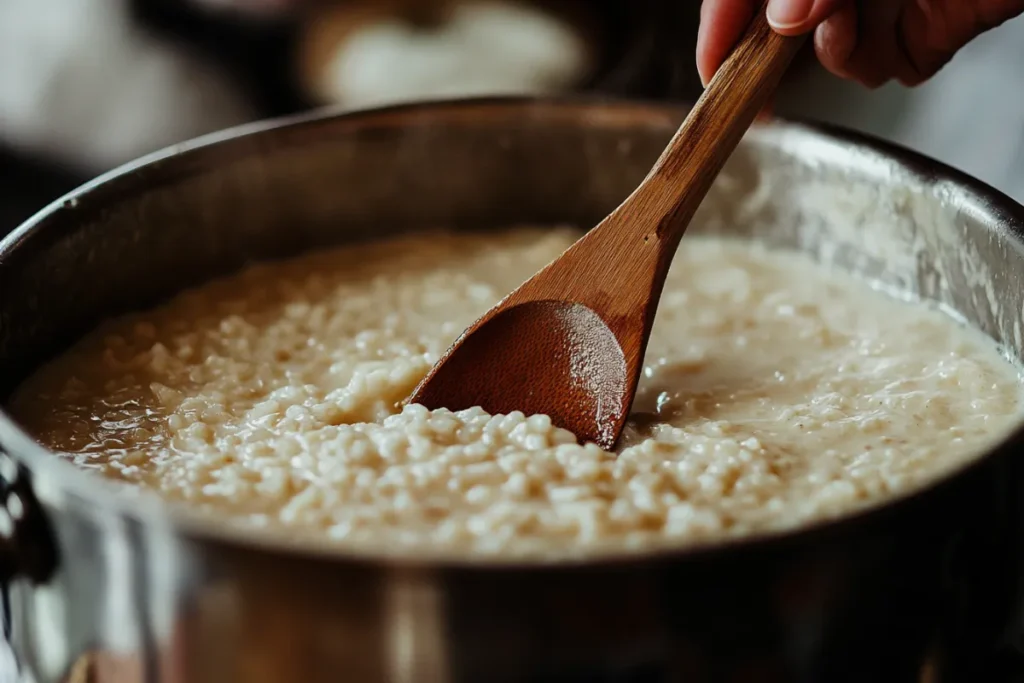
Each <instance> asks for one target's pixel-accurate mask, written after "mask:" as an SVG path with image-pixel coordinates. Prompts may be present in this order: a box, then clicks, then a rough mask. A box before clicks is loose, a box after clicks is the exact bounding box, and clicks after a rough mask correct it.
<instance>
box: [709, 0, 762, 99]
mask: <svg viewBox="0 0 1024 683" xmlns="http://www.w3.org/2000/svg"><path fill="white" fill-rule="evenodd" d="M756 6H757V0H704V2H703V3H701V6H700V31H699V33H698V34H697V71H698V72H700V80H701V82H702V83H703V84H704V85H705V86H707V84H708V83H710V82H711V77H712V76H714V75H715V72H716V71H718V67H719V66H721V65H722V62H724V61H725V58H726V57H728V56H729V51H730V50H732V47H733V45H735V44H736V42H737V41H738V40H739V39H740V36H742V35H743V31H744V30H745V29H746V28H747V25H748V24H750V20H751V19H753V18H754V8H755V7H756Z"/></svg>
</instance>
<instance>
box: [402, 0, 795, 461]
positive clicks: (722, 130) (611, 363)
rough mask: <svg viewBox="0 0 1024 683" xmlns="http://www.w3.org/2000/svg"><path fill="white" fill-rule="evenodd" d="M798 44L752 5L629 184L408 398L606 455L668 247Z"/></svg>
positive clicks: (636, 369) (622, 416) (636, 374)
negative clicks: (702, 86)
mask: <svg viewBox="0 0 1024 683" xmlns="http://www.w3.org/2000/svg"><path fill="white" fill-rule="evenodd" d="M802 43H803V39H801V38H786V37H783V36H780V35H779V34H777V33H775V32H774V31H773V30H772V29H771V28H770V27H769V25H768V22H767V19H766V18H765V8H764V6H762V7H761V8H760V11H759V12H758V13H757V15H756V18H755V19H754V21H753V22H752V23H751V25H750V27H749V28H748V30H747V33H746V34H745V36H744V37H743V38H742V39H741V41H740V43H739V44H738V45H737V47H736V48H735V50H734V51H733V53H732V55H731V56H730V57H729V58H728V59H727V60H726V62H725V64H723V65H722V67H721V68H720V69H719V71H718V73H717V74H716V75H715V77H714V78H713V79H712V81H711V83H710V85H709V86H708V88H707V90H705V92H704V94H703V95H702V96H701V98H700V99H699V100H698V101H697V104H696V105H695V106H694V108H693V109H692V110H691V112H690V114H689V116H687V117H686V120H685V121H684V122H683V125H682V126H681V127H680V129H679V131H678V132H677V133H676V134H675V136H674V137H673V138H672V141H671V142H670V143H669V145H668V147H667V148H666V150H665V151H664V152H663V153H662V155H661V157H660V158H659V159H658V161H657V162H656V163H655V165H654V168H653V169H652V170H651V172H650V174H648V176H647V178H646V179H645V180H644V181H643V183H642V184H641V185H640V187H639V188H637V189H636V191H634V192H633V194H632V195H630V196H629V198H628V199H626V200H625V202H623V203H622V205H620V206H619V207H618V208H617V209H615V211H613V212H612V213H611V215H609V216H608V217H607V218H605V219H604V220H603V221H601V223H600V224H599V225H598V226H597V227H596V228H594V229H592V230H591V231H590V232H589V233H587V234H586V235H585V236H584V237H583V238H582V239H580V240H579V241H578V242H576V243H575V244H574V245H573V246H572V247H570V248H569V249H568V250H567V251H566V252H565V253H564V254H563V255H562V256H560V257H559V258H558V259H557V260H555V261H553V262H552V263H551V264H550V265H548V266H547V267H545V268H544V269H543V270H541V271H540V272H539V273H537V274H536V275H534V276H533V277H532V278H531V279H529V280H527V281H526V282H525V283H524V284H523V285H521V286H520V287H519V288H518V289H517V290H515V291H514V292H512V293H511V294H510V295H508V297H506V298H505V299H504V300H503V301H502V302H501V303H499V304H498V305H497V306H495V307H494V308H492V309H491V310H490V311H488V312H487V313H486V314H485V315H484V316H483V317H482V318H480V319H479V320H478V321H477V322H476V323H474V324H473V326H472V327H470V328H469V329H468V330H467V331H466V332H465V333H464V334H463V335H462V337H460V338H459V340H458V341H456V342H455V344H454V345H453V346H452V347H451V349H449V350H448V352H447V353H446V354H445V356H444V357H443V358H442V359H441V360H440V362H439V363H438V364H437V365H436V366H435V367H434V368H433V370H431V372H430V374H429V375H427V377H426V378H425V379H424V380H423V382H422V383H421V384H420V385H419V387H417V389H416V391H415V392H413V395H412V396H411V397H410V399H409V401H410V402H412V403H419V404H422V405H424V406H426V407H427V408H431V409H436V408H448V409H450V410H464V409H467V408H472V407H476V406H480V407H481V408H483V409H484V410H486V411H487V412H488V413H490V414H492V415H500V414H508V413H510V412H512V411H516V410H518V411H522V412H523V413H525V414H526V415H535V414H545V415H549V416H550V417H551V419H552V421H553V422H554V424H555V425H557V426H559V427H563V428H565V429H568V430H570V431H572V432H573V433H574V434H576V435H577V437H578V438H579V439H580V440H581V441H584V442H586V441H592V442H595V443H597V444H598V445H599V446H601V447H602V448H606V449H611V448H612V447H614V445H615V442H616V441H617V440H618V437H619V434H620V433H621V432H622V428H623V425H624V424H625V421H626V417H627V415H628V414H629V409H630V406H631V405H632V403H633V397H634V395H635V393H636V387H637V383H638V382H639V379H640V372H641V370H642V368H643V358H644V352H645V350H646V347H647V341H648V339H649V337H650V333H651V326H652V325H653V323H654V314H655V311H656V310H657V307H658V300H659V299H660V298H661V292H662V288H663V286H664V284H665V276H666V275H667V273H668V269H669V266H670V265H671V263H672V258H673V256H674V255H675V252H676V249H677V247H678V246H679V240H680V239H681V238H682V236H683V233H684V232H686V228H687V226H688V225H689V222H690V219H691V218H693V215H694V213H695V212H696V210H697V207H698V206H699V205H700V203H701V201H703V199H704V196H705V195H706V194H707V192H708V190H709V189H710V187H711V184H712V182H713V181H714V179H715V177H716V176H717V175H718V173H719V171H720V170H721V169H722V166H723V165H724V164H725V162H726V160H727V159H728V158H729V156H730V155H731V154H732V152H733V150H735V148H736V146H737V145H738V144H739V142H740V139H741V138H742V137H743V134H744V132H745V131H746V130H747V128H749V127H750V124H751V123H753V121H754V119H755V118H756V117H757V114H758V112H760V111H761V109H762V108H763V107H764V106H765V104H766V103H767V102H768V100H769V98H770V96H771V94H772V93H773V92H774V90H775V89H776V87H777V86H778V84H779V81H780V80H781V79H782V75H783V73H784V72H785V71H786V68H787V67H788V66H789V64H790V62H791V61H792V60H793V58H794V56H795V55H796V53H797V51H798V50H799V48H800V46H801V45H802Z"/></svg>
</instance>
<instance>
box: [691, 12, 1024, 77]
mask: <svg viewBox="0 0 1024 683" xmlns="http://www.w3.org/2000/svg"><path fill="white" fill-rule="evenodd" d="M760 6H761V2H759V0H703V2H702V4H701V25H700V34H699V36H698V39H697V68H698V70H699V71H700V77H701V80H702V81H703V82H704V84H705V85H707V83H708V82H709V81H710V80H711V77H712V76H713V75H714V73H715V71H717V70H718V67H719V66H720V65H721V63H722V62H723V61H724V60H725V58H726V57H727V56H728V54H729V52H730V51H731V50H732V46H733V45H735V44H736V42H737V41H738V40H739V38H740V36H741V35H742V34H743V31H744V30H745V29H746V27H747V25H748V24H749V23H750V20H751V19H752V18H753V16H754V12H755V11H757V9H758V8H759V7H760ZM767 12H768V22H769V23H770V24H771V25H772V27H773V28H774V29H775V30H776V31H778V32H779V33H781V34H783V35H790V36H792V35H800V34H803V33H809V32H811V31H813V32H814V50H815V52H816V53H817V56H818V59H819V60H820V61H821V63H822V65H823V66H824V67H825V68H827V69H828V70H829V71H831V72H832V73H834V74H836V75H837V76H840V77H842V78H847V79H851V80H855V81H858V82H860V83H862V84H863V85H865V86H867V87H869V88H877V87H878V86H880V85H883V84H884V83H887V82H888V81H890V80H893V79H895V80H897V81H899V82H900V83H903V84H904V85H918V84H920V83H922V82H923V81H926V80H928V79H929V78H931V77H932V76H933V75H935V73H936V72H938V71H939V69H941V68H942V67H943V66H944V65H945V64H946V63H947V62H948V61H949V60H950V59H951V58H952V57H953V55H954V54H956V52H957V51H958V50H959V49H960V48H962V47H963V46H964V45H966V44H967V43H968V42H970V41H971V40H972V39H973V38H975V37H976V36H978V35H980V34H982V33H984V32H985V31H987V30H989V29H992V28H995V27H996V26H999V25H1000V24H1002V23H1003V22H1005V21H1007V20H1009V19H1012V18H1014V17H1016V16H1018V15H1020V14H1022V13H1024V0H770V2H769V3H768V10H767Z"/></svg>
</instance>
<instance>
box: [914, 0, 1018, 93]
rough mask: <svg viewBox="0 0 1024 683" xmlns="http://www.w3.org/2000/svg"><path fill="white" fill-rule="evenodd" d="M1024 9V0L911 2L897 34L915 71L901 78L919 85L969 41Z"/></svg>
mask: <svg viewBox="0 0 1024 683" xmlns="http://www.w3.org/2000/svg"><path fill="white" fill-rule="evenodd" d="M1022 13H1024V0H976V1H975V2H950V1H948V0H947V2H937V3H922V2H913V3H909V4H908V5H907V7H906V9H905V10H904V12H903V15H902V16H901V17H900V23H899V27H898V29H897V32H896V35H897V37H898V39H899V41H900V44H901V46H902V49H903V51H904V53H905V54H906V55H907V59H908V61H909V62H910V63H911V65H912V66H913V69H912V72H911V73H910V74H908V75H906V76H904V77H900V81H901V82H902V83H904V84H905V85H917V84H919V83H921V82H922V81H924V80H926V79H928V78H930V77H931V76H933V75H935V74H936V73H937V72H938V71H939V70H940V69H941V68H942V67H943V66H945V65H946V63H947V62H949V60H950V59H952V58H953V55H955V54H956V53H957V52H958V51H959V50H960V48H962V47H963V46H964V45H966V44H967V43H968V42H970V41H971V40H973V39H974V38H976V37H977V36H979V35H980V34H982V33H984V32H985V31H988V30H989V29H992V28H995V27H996V26H999V25H1000V24H1002V23H1003V22H1005V21H1007V20H1009V19H1012V18H1014V17H1016V16H1018V15H1020V14H1022Z"/></svg>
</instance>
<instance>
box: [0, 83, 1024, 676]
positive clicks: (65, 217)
mask: <svg viewBox="0 0 1024 683" xmlns="http://www.w3.org/2000/svg"><path fill="white" fill-rule="evenodd" d="M681 116H682V111H681V110H679V109H674V108H662V107H654V106H646V105H640V104H587V103H580V102H560V103H559V102H543V101H517V100H491V101H478V102H464V103H449V104H436V105H425V106H410V107H400V108H394V109H388V110H383V111H378V112H368V113H359V114H352V115H346V116H331V115H314V116H311V117H307V118H304V119H302V120H295V121H289V122H285V123H268V124H257V125H255V126H250V127H247V128H244V129H241V130H237V131H231V132H228V133H225V134H221V135H217V136H214V137H212V138H208V139H205V140H201V141H199V142H196V143H191V144H187V145H184V146H181V147H179V148H175V149H171V150H168V151H166V152H162V153H160V154H157V155H154V156H152V157H149V158H147V159H144V160H142V161H140V162H138V163H135V164H131V165H130V166H128V167H126V168H123V169H121V170H118V171H115V172H113V173H111V174H108V175H107V176H104V177H102V178H100V179H98V180H97V181H95V182H93V183H90V184H89V185H87V186H85V187H84V188H82V189H80V190H78V191H76V192H74V193H72V194H71V195H69V196H67V197H66V198H64V199H62V200H60V201H58V202H56V203H55V204H53V205H52V206H50V207H49V208H47V209H45V210H43V211H42V212H41V213H39V214H38V215H37V216H36V217H35V218H33V219H32V220H31V221H29V222H28V223H27V224H25V225H23V226H22V227H21V228H20V229H19V230H17V231H16V232H15V233H14V234H13V235H11V236H10V237H9V238H8V239H6V240H5V241H3V242H2V243H0V392H2V393H4V394H6V393H7V392H9V391H10V390H11V389H12V388H13V387H14V386H16V384H17V383H18V382H19V381H20V380H21V379H22V378H24V377H25V375H26V374H27V373H28V372H30V370H31V369H32V368H33V367H35V366H36V365H37V364H38V363H40V362H41V361H43V360H44V359H46V358H47V357H49V356H51V355H52V354H54V353H56V352H57V351H59V350H60V349H61V348H63V347H65V346H66V345H67V344H68V343H69V342H70V341H71V340H72V339H74V338H76V337H77V336H79V335H80V334H82V333H83V332H85V331H86V330H87V329H88V328H89V327H91V326H92V325H94V324H95V323H96V322H97V321H99V320H100V319H102V318H103V317H105V316H109V315H111V314H115V313H119V312H123V311H126V310H129V309H132V308H136V307H140V306H146V305H149V304H152V303H154V302H156V301H158V300H159V299H161V298H162V297H166V296H168V295H169V294H171V293H172V292H174V291H175V290H178V289H180V288H182V287H183V286H185V285H189V284H194V283H198V282H200V281H202V280H204V279H207V278H209V277H211V276H213V275H216V274H220V273H224V272H227V271H230V270H232V269H235V268H237V267H239V266H241V265H242V264H244V263H246V262H249V261H252V260H254V259H266V258H276V257H280V256H284V255H286V254H291V253H295V252H298V251H301V250H304V249H309V248H312V247H316V246H319V245H325V244H332V243H337V242H344V241H350V240H355V239H367V238H376V237H382V236H384V235H387V234H389V233H392V232H395V231H406V230H416V229H418V228H422V227H424V226H436V225H450V226H455V227H458V228H465V229H494V228H496V227H500V226H503V225H509V224H514V223H520V222H530V223H538V222H539V223H566V222H569V223H575V224H578V225H581V226H587V225H592V224H594V223H596V222H597V220H598V219H599V218H600V217H601V216H603V215H604V214H605V213H606V212H607V211H609V210H610V209H611V208H612V207H613V206H614V205H615V204H616V203H617V202H618V201H619V200H620V199H621V198H622V197H624V196H625V195H626V194H627V193H628V192H629V191H630V190H631V189H632V188H633V187H634V186H635V185H636V184H637V183H638V182H639V181H640V179H641V178H642V177H643V175H644V174H645V173H646V171H647V169H648V167H649V166H650V164H651V163H652V161H653V160H654V158H655V156H656V155H657V153H658V152H659V151H660V149H661V148H662V146H663V145H664V144H665V142H666V141H667V139H668V137H669V136H670V134H671V133H672V131H673V130H674V128H675V127H676V125H677V124H678V122H679V120H680V118H681ZM697 221H698V222H697V225H696V227H695V228H694V229H699V230H704V231H717V232H724V233H730V234H736V235H739V236H742V237H748V238H751V239H758V240H764V241H767V242H770V243H773V244H777V245H781V246H789V247H793V248H796V249H801V250H804V251H806V252H808V253H811V254H813V255H814V256H815V257H817V258H819V259H821V260H823V261H826V262H828V263H831V264H834V265H835V266H836V267H841V268H847V269H851V270H854V271H856V272H858V273H859V274H861V275H863V276H864V277H867V278H872V279H874V280H879V281H883V282H885V283H887V284H889V285H893V286H898V287H902V288H904V289H906V290H907V291H910V292H913V293H916V294H919V295H921V296H924V297H926V298H930V299H934V300H936V301H939V302H941V303H942V304H944V305H946V306H948V307H950V308H952V309H954V310H955V311H957V312H959V314H961V315H962V316H963V317H964V318H966V319H967V320H968V321H970V322H971V323H972V324H975V325H977V326H979V327H980V328H982V329H983V330H984V331H985V332H987V333H988V334H990V335H992V336H993V337H994V338H996V339H998V340H999V341H1000V342H1002V343H1004V344H1006V346H1007V348H1008V349H1009V351H1010V352H1011V353H1013V354H1014V355H1016V356H1018V357H1019V356H1020V355H1021V351H1022V346H1024V334H1022V311H1024V282H1022V280H1024V241H1022V236H1024V209H1022V208H1021V207H1019V206H1017V205H1015V204H1013V203H1012V202H1010V201H1009V200H1008V199H1006V198H1005V197H1003V196H1000V195H998V194H997V193H995V192H993V191H991V190H989V189H987V188H985V187H983V186H981V185H980V184H978V183H976V182H974V181H972V180H970V179H968V178H965V177H963V176H962V175H960V174H958V173H956V172H954V171H952V170H950V169H948V168H944V167H942V166H940V165H938V164H936V163H933V162H930V161H927V160H925V159H922V158H920V157H917V156H915V155H912V154H910V153H907V152H904V151H901V150H897V149H893V148H891V147H887V146H885V145H882V144H880V143H877V142H873V141H869V140H865V139H862V138H859V137H855V136H853V135H850V134H846V133H841V132H837V131H825V130H821V129H816V128H813V127H809V126H805V125H798V124H793V123H776V124H773V125H770V126H765V127H761V128H758V129H756V130H755V131H753V132H752V133H751V134H750V135H749V136H748V139H747V140H746V142H745V144H744V145H743V146H742V147H741V149H740V150H739V151H738V152H737V153H736V155H735V156H734V158H733V159H732V161H731V162H730V164H729V166H728V168H727V169H726V171H725V173H724V175H723V177H722V178H721V179H720V182H719V183H718V184H717V186H716V188H715V190H714V191H713V192H712V195H711V196H710V197H709V199H708V201H707V202H706V203H705V206H704V207H703V208H702V210H701V213H700V215H699V217H698V219H697ZM1021 443H1022V435H1021V433H1018V434H1015V435H1014V436H1013V437H1012V438H1010V439H1009V440H1008V441H1006V442H1005V443H1002V444H1000V445H999V446H998V447H996V448H994V449H993V450H992V451H991V452H990V453H988V454H987V455H985V457H983V458H980V459H979V460H978V461H977V462H975V463H973V464H971V465H970V466H967V467H965V468H963V469H961V470H959V471H957V472H954V473H952V474H951V475H950V476H948V477H946V478H945V479H943V480H942V481H940V482H938V483H936V484H935V485H933V486H931V487H929V488H927V489H926V490H922V491H919V492H917V493H914V494H913V495H909V496H906V497H903V498H901V499H898V500H893V501H888V502H886V503H884V504H882V505H879V506H877V507H875V508H873V509H870V510H867V511H864V512H861V513H859V514H856V515H853V516H850V517H848V518H844V519H842V520H837V521H833V522H825V523H821V524H819V525H817V526H815V527H813V528H809V529H806V530H803V531H801V532H799V533H791V534H782V535H775V536H763V537H758V538H755V539H751V540H749V541H745V542H733V543H727V544H721V545H717V546H705V547H700V548H695V549H691V550H686V551H681V552H661V553H656V554H649V555H643V556H632V557H624V558H623V557H620V558H614V557H602V558H596V559H594V560H593V561H590V562H572V563H552V564H547V565H543V566H541V565H529V564H517V563H514V562H507V563H498V562H495V561H488V562H483V561H473V560H464V559H463V560H460V559H458V558H451V557H442V556H438V557H418V558H417V557H396V556H393V555H389V554H388V553H387V552H386V549H385V550H382V551H381V553H379V554H376V555H373V554H364V555H353V554H352V553H347V554H346V553H343V552H335V551H331V550H329V549H325V548H318V547H311V546H309V545H304V544H303V542H300V541H296V540H294V539H287V538H276V537H268V536H257V535H252V534H248V533H244V532H238V531H231V530H228V529H225V528H223V527H221V526H219V525H216V524H214V523H211V522H209V521H205V520H203V519H199V518H195V517H193V516H192V515H190V514H189V513H188V511H171V510H168V509H166V508H165V507H163V506H162V505H161V504H159V502H157V501H154V500H150V499H149V498H130V497H126V496H125V495H123V494H118V493H116V492H114V491H113V490H112V489H111V488H110V486H109V484H107V483H106V482H104V481H101V480H98V479H94V478H93V477H90V476H88V475H86V474H84V473H82V472H79V471H77V470H75V469H74V468H73V467H72V466H71V465H70V464H68V463H66V462H63V461H60V460H58V459H57V458H55V457H53V456H52V455H49V454H47V453H46V452H45V451H44V450H43V449H42V448H41V447H40V446H39V445H37V444H35V443H33V442H32V441H31V440H30V439H29V438H28V437H27V436H26V435H25V434H24V433H22V432H21V431H20V430H19V429H18V427H17V426H16V425H15V424H14V423H13V422H12V421H11V420H10V419H9V418H7V417H6V416H0V446H2V450H3V451H6V453H7V454H8V456H6V457H2V458H0V475H2V476H3V478H4V480H5V485H4V487H3V496H4V500H5V501H6V503H5V506H4V508H3V509H4V511H5V512H4V514H0V531H4V532H6V533H5V534H4V538H5V539H6V540H5V541H4V543H3V545H2V553H0V570H2V572H3V575H2V579H3V580H4V581H5V585H6V586H8V587H9V602H8V604H6V608H7V609H6V610H5V611H6V612H7V613H8V616H9V620H8V622H7V623H6V627H7V628H6V631H7V635H8V638H9V640H10V641H11V643H12V644H13V646H14V648H15V650H16V652H17V654H18V657H19V659H20V662H21V664H22V665H23V669H24V671H25V673H26V674H27V675H28V676H29V680H32V681H38V682H39V683H51V682H56V681H62V680H74V681H93V682H96V683H106V682H112V681H118V682H120V681H149V682H156V681H159V682H160V683H171V682H174V683H179V682H180V683H230V682H232V681H245V682H247V683H258V682H263V681H266V682H268V683H292V682H294V681H303V682H306V683H318V682H326V681H340V680H345V681H370V682H376V681H395V682H399V683H400V682H404V681H430V682H433V681H486V682H488V683H499V682H501V681H531V682H532V681H562V680H564V681H683V680H685V681H729V682H732V681H737V682H739V681H780V682H781V681H785V682H792V681H827V682H828V683H841V682H844V681H918V680H930V681H952V680H966V681H975V680H982V679H981V678H980V676H982V675H986V676H988V675H994V672H993V667H995V666H997V663H998V665H999V666H1002V665H1003V664H1014V663H1015V661H1016V660H1015V657H1014V656H1012V654H1013V647H1012V646H1013V644H1014V642H1013V640H1012V637H1013V634H1014V633H1015V632H1016V619H1017V616H1018V614H1017V612H1018V607H1019V605H1020V604H1021V601H1020V599H1019V598H1020V597H1021V592H1020V582H1019V570H1020V567H1021V557H1020V555H1021V553H1020V548H1021V547H1024V546H1022V544H1021V539H1022V535H1021V532H1022V529H1021V522H1022V519H1024V518H1022V516H1021V512H1022V510H1021V505H1020V493H1021V471H1020V469H1021V463H1020V460H1021V458H1020V457H1019V453H1018V451H1019V449H1020V446H1021ZM999 653H1004V654H1007V653H1008V654H1009V656H1006V657H1003V658H995V657H994V656H995V655H997V654H999ZM923 676H931V678H927V679H924V678H922V677H923ZM985 680H995V679H992V678H987V679H985Z"/></svg>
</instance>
